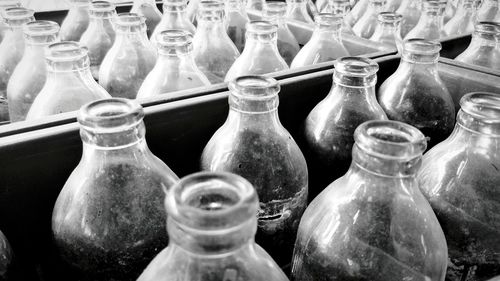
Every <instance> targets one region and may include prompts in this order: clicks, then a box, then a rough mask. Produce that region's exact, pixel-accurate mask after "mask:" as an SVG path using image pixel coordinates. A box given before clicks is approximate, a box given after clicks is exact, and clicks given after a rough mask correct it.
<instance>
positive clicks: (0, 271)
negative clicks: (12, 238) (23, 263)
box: [0, 231, 13, 280]
mask: <svg viewBox="0 0 500 281" xmlns="http://www.w3.org/2000/svg"><path fill="white" fill-rule="evenodd" d="M12 259H13V253H12V248H11V247H10V244H9V241H7V238H6V237H5V235H4V234H3V233H2V232H1V231H0V280H9V278H10V276H11V270H12V269H11V267H12Z"/></svg>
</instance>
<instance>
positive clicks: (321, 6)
mask: <svg viewBox="0 0 500 281" xmlns="http://www.w3.org/2000/svg"><path fill="white" fill-rule="evenodd" d="M347 1H348V2H349V0H347ZM314 5H316V10H317V11H318V12H319V13H326V12H327V11H326V9H327V7H328V0H317V1H316V2H315V3H314ZM349 5H350V3H349Z"/></svg>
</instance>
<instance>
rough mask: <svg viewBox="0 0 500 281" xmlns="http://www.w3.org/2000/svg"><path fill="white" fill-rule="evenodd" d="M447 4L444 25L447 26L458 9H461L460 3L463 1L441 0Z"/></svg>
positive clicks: (477, 0) (476, 0)
mask: <svg viewBox="0 0 500 281" xmlns="http://www.w3.org/2000/svg"><path fill="white" fill-rule="evenodd" d="M441 1H443V2H446V8H445V10H444V23H445V24H446V23H447V22H448V21H449V20H450V19H451V18H453V17H454V16H455V13H456V12H457V9H458V7H459V1H460V2H461V1H462V0H441ZM479 1H481V0H475V2H479Z"/></svg>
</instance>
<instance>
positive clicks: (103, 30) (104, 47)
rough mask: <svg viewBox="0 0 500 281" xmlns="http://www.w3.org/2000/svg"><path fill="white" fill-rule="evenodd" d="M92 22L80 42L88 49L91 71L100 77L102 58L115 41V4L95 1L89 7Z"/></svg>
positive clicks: (96, 76) (97, 77) (93, 74)
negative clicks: (113, 21)
mask: <svg viewBox="0 0 500 281" xmlns="http://www.w3.org/2000/svg"><path fill="white" fill-rule="evenodd" d="M89 16H90V22H89V27H88V28H87V30H86V31H85V32H84V33H83V34H82V37H81V38H80V44H82V46H83V47H86V48H87V49H88V51H89V52H88V53H89V58H90V72H91V73H92V77H94V79H96V80H97V79H99V69H100V67H101V63H102V60H103V59H104V57H105V56H106V54H107V53H108V51H109V49H111V46H113V43H114V41H115V30H114V29H113V23H112V20H113V18H114V17H115V16H116V11H115V5H113V4H112V3H110V2H107V1H94V2H92V3H91V4H90V8H89Z"/></svg>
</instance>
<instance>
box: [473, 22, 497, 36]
mask: <svg viewBox="0 0 500 281" xmlns="http://www.w3.org/2000/svg"><path fill="white" fill-rule="evenodd" d="M475 32H476V33H479V34H481V35H493V36H500V23H498V22H488V21H482V22H479V23H478V24H476V27H475Z"/></svg>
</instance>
